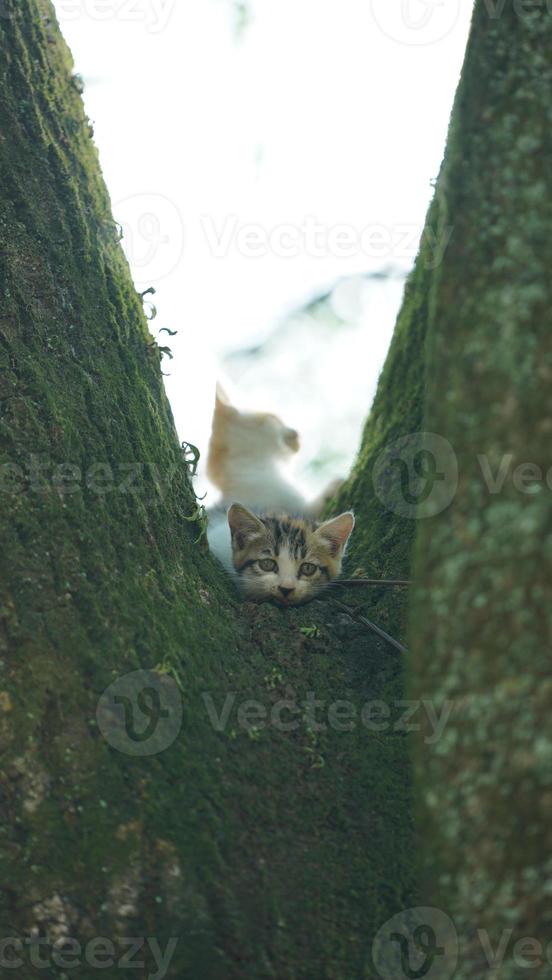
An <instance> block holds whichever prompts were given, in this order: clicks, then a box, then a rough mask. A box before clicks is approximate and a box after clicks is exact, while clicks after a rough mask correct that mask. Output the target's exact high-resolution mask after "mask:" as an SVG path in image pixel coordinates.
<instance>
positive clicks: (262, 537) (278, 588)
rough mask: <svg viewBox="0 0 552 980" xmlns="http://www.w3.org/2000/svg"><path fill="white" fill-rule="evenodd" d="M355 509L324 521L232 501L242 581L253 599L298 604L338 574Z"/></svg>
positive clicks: (232, 525) (236, 559) (234, 545)
mask: <svg viewBox="0 0 552 980" xmlns="http://www.w3.org/2000/svg"><path fill="white" fill-rule="evenodd" d="M354 523H355V519H354V516H353V514H351V513H346V514H340V516H339V517H334V518H333V519H332V520H330V521H326V522H325V523H323V524H320V525H319V524H316V523H314V522H313V521H309V520H305V519H303V518H300V517H287V516H285V515H284V516H278V517H270V516H268V517H265V516H263V517H257V516H256V515H255V514H252V513H251V511H249V510H247V509H246V508H245V507H242V506H241V504H232V506H231V507H230V510H229V511H228V524H229V526H230V532H231V535H232V556H233V561H234V567H235V569H236V572H237V575H238V579H239V583H240V586H241V587H242V588H243V591H244V592H245V594H246V596H247V598H248V599H253V600H255V601H257V602H264V601H267V600H271V601H273V602H276V603H278V605H280V606H298V605H301V603H303V602H308V601H309V600H310V599H314V598H315V597H316V596H317V595H318V593H319V592H320V591H321V590H322V589H323V588H324V586H326V585H327V584H328V582H331V581H333V579H335V578H337V576H338V575H339V573H340V571H341V562H342V559H343V554H344V551H345V547H346V544H347V541H348V540H349V537H350V535H351V532H352V530H353V527H354Z"/></svg>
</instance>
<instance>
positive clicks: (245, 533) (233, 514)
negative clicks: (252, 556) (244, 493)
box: [228, 504, 266, 551]
mask: <svg viewBox="0 0 552 980" xmlns="http://www.w3.org/2000/svg"><path fill="white" fill-rule="evenodd" d="M228 526H229V527H230V532H231V534H232V544H233V545H234V544H235V545H236V547H237V548H239V549H240V551H241V550H242V548H244V547H245V545H246V544H247V543H248V542H249V541H252V540H253V539H254V538H261V537H262V536H263V535H264V534H266V528H265V526H264V524H263V522H262V521H261V520H259V518H258V517H256V516H255V514H252V513H251V511H250V510H247V507H242V505H241V504H232V506H231V507H230V509H229V511H228Z"/></svg>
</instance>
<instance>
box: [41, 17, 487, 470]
mask: <svg viewBox="0 0 552 980" xmlns="http://www.w3.org/2000/svg"><path fill="white" fill-rule="evenodd" d="M55 6H56V10H57V14H58V17H59V20H60V23H61V26H62V30H63V32H64V34H65V37H66V39H67V40H68V42H69V44H70V47H71V49H72V51H73V55H74V58H75V62H76V66H75V67H76V71H77V72H79V73H80V74H81V75H82V76H83V79H84V81H85V102H86V107H87V111H88V114H89V116H90V118H91V120H92V121H93V124H94V129H95V139H96V142H97V144H98V146H99V150H100V156H101V162H102V167H103V171H104V175H105V178H106V180H107V184H108V187H109V190H110V193H111V197H112V202H113V211H114V216H115V218H116V219H117V220H118V221H119V222H120V223H121V224H122V225H123V228H124V232H125V237H124V243H123V244H124V247H125V249H126V251H127V255H128V257H129V261H130V264H131V268H132V272H133V275H134V279H135V282H136V285H137V288H138V289H139V290H140V291H143V290H144V289H146V288H147V287H148V286H153V287H154V288H155V289H156V296H155V304H156V306H157V309H158V316H157V318H156V319H155V321H153V322H152V324H151V327H152V332H153V333H156V332H157V331H158V330H159V329H161V328H162V327H168V328H170V329H171V330H178V335H177V336H176V337H174V338H169V337H168V335H167V334H166V333H163V334H161V335H160V338H159V342H160V343H163V344H166V343H167V344H169V345H170V346H171V348H172V350H173V353H174V360H173V361H168V360H167V359H164V361H163V369H164V370H165V371H167V372H170V377H168V378H167V379H166V385H167V391H168V394H169V397H170V400H171V404H172V407H173V411H174V415H175V419H176V423H177V428H178V431H179V435H180V437H181V438H182V439H183V440H186V441H189V442H192V443H195V444H196V445H198V446H199V447H200V448H201V449H202V450H203V451H205V449H206V443H207V439H208V434H209V428H210V418H211V412H212V404H213V391H214V381H215V377H216V375H217V373H220V371H221V365H223V368H222V373H223V374H225V373H226V374H227V375H228V374H229V375H230V377H234V379H235V380H236V379H238V380H240V386H239V388H240V394H241V397H242V401H243V402H244V404H247V403H248V404H249V405H250V407H256V408H259V409H265V408H270V409H272V410H276V411H278V412H279V413H280V414H281V415H283V416H284V417H285V419H286V421H287V422H288V423H289V424H290V425H294V426H296V427H298V428H299V429H300V430H301V431H302V432H303V433H304V435H305V439H304V450H303V454H302V457H301V459H300V460H299V475H300V476H301V477H302V479H303V481H304V482H305V483H306V484H307V485H308V486H309V487H311V488H313V489H314V488H315V486H316V485H317V483H319V482H320V480H321V478H322V476H324V478H326V477H327V476H331V475H332V474H334V473H336V472H342V473H344V472H346V469H347V467H348V465H349V464H350V462H351V460H352V457H353V455H354V452H355V449H356V447H357V444H358V438H359V433H360V428H361V423H362V421H363V419H364V418H365V416H366V415H367V413H368V410H369V407H370V403H371V400H372V397H373V394H374V390H375V385H376V382H377V377H378V374H379V371H380V370H381V367H382V364H383V360H384V357H385V353H386V350H387V347H388V344H389V340H390V336H391V332H392V328H393V324H394V319H395V316H396V313H397V310H398V306H399V304H400V299H401V292H402V286H403V281H404V274H405V273H406V272H407V271H408V269H409V268H410V267H411V266H412V263H413V260H414V257H415V252H416V243H417V240H418V239H419V236H420V233H421V231H422V228H423V223H424V218H425V213H426V209H427V205H428V202H429V199H430V196H431V193H432V189H431V180H432V179H433V178H435V176H436V175H437V173H438V170H439V166H440V163H441V158H442V154H443V148H444V143H445V137H446V129H447V124H448V119H449V115H450V110H451V107H452V101H453V97H454V90H455V87H456V84H457V81H458V77H459V72H460V68H461V63H462V58H463V53H464V49H465V44H466V39H467V34H468V29H469V20H470V16H471V10H472V0H447V3H446V4H444V3H443V2H442V0H277V2H268V0H252V2H251V4H250V22H249V24H248V25H247V26H246V27H245V28H244V29H243V30H242V31H240V32H238V31H237V27H238V22H239V20H240V10H241V6H240V5H237V4H233V3H232V2H231V0H133V2H129V0H56V3H55ZM283 225H285V226H289V228H286V229H283V228H282V227H281V226H283ZM247 226H251V227H247ZM306 226H310V229H311V231H310V233H309V232H308V228H307V230H305V227H306ZM315 226H316V227H318V229H319V230H318V232H317V237H316V239H315V240H314V245H313V241H312V228H313V227H315ZM337 226H345V234H346V236H348V238H347V240H348V241H349V245H350V247H349V249H348V250H347V248H346V247H344V246H343V241H344V240H343V239H339V236H338V232H339V230H340V229H339V228H338V227H337ZM320 229H321V230H320ZM341 230H343V229H341ZM363 232H364V233H365V239H364V240H363V241H364V245H365V244H366V241H367V239H366V235H369V233H370V232H373V233H374V235H375V236H376V237H375V238H373V237H369V239H368V241H369V243H370V244H369V248H368V249H366V248H365V247H364V246H363V245H361V244H360V236H361V234H362V233H363ZM309 234H310V237H309ZM332 236H333V237H332ZM336 236H337V237H336ZM351 236H352V238H351ZM355 236H356V242H357V244H356V247H355V245H354V239H355ZM267 242H268V244H267ZM351 242H353V244H351ZM378 242H379V245H378ZM255 243H257V244H256V245H255ZM255 247H256V248H257V249H258V252H257V253H255V254H252V253H253V252H254V250H255ZM281 253H283V254H281ZM288 253H291V254H288ZM368 253H371V254H368ZM382 270H390V272H391V277H390V278H387V279H382V280H378V279H374V280H371V279H366V278H365V277H366V275H367V274H368V275H370V274H374V273H376V274H378V273H381V272H382ZM348 277H352V278H350V279H349V278H348ZM336 286H337V288H336ZM326 292H327V293H330V294H331V298H330V301H329V309H330V313H331V316H333V315H336V316H337V317H338V318H340V320H341V321H342V322H341V327H340V328H336V329H333V327H332V323H331V322H329V321H328V317H327V316H326V318H325V319H324V318H322V322H321V321H320V318H317V317H314V318H313V317H310V318H309V315H307V314H302V313H300V310H301V308H302V307H304V306H305V304H307V303H308V302H309V301H310V300H312V299H314V298H316V297H318V296H319V295H320V294H323V293H326ZM331 316H330V321H331ZM278 327H279V330H278V329H277V328H278ZM275 331H276V332H275ZM267 338H272V339H269V343H268V347H267V348H266V356H264V357H260V358H257V360H256V359H255V358H253V359H252V360H248V359H247V357H245V356H244V355H239V356H238V355H235V352H236V351H239V350H240V349H243V348H255V347H256V346H258V345H259V344H262V342H263V341H265V340H266V339H267ZM233 353H234V356H233V357H230V359H229V360H225V358H226V357H227V355H229V354H230V355H232V354H233ZM223 362H224V364H223ZM336 447H337V448H336ZM326 450H327V451H326Z"/></svg>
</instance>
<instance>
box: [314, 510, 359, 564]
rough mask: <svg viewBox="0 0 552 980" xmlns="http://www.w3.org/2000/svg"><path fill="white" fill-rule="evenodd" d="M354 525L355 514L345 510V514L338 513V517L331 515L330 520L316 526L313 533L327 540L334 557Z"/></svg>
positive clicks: (343, 544)
mask: <svg viewBox="0 0 552 980" xmlns="http://www.w3.org/2000/svg"><path fill="white" fill-rule="evenodd" d="M354 526H355V515H354V514H353V513H352V511H347V512H346V513H345V514H340V515H339V517H332V519H331V521H325V522H324V524H321V525H320V527H319V528H317V530H316V531H315V534H317V535H318V537H319V538H324V540H325V541H328V542H329V544H330V548H331V553H332V555H333V556H334V557H335V556H336V555H338V554H339V553H340V552H341V551H343V550H344V548H345V545H346V544H347V541H348V540H349V538H350V537H351V534H352V531H353V528H354Z"/></svg>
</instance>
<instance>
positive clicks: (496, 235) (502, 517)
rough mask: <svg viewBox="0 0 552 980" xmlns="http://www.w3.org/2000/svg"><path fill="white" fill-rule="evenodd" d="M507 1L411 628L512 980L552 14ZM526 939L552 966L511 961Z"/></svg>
mask: <svg viewBox="0 0 552 980" xmlns="http://www.w3.org/2000/svg"><path fill="white" fill-rule="evenodd" d="M492 6H493V5H491V4H489V3H484V2H480V3H478V4H477V5H476V12H475V19H474V24H473V29H472V37H471V43H470V45H469V49H468V54H467V60H466V64H465V67H464V72H463V78H462V82H461V85H460V88H459V91H458V95H457V100H456V105H455V109H454V115H453V122H452V128H451V133H450V137H449V145H448V150H447V155H446V160H445V165H444V168H443V172H442V175H441V180H440V185H439V188H440V191H439V195H438V196H439V201H440V209H441V214H442V218H441V222H442V224H443V225H447V226H449V227H450V228H453V235H452V238H451V241H450V245H449V247H448V248H447V249H446V251H445V253H444V260H443V262H442V264H441V266H440V268H439V269H438V270H437V271H436V274H435V275H434V277H433V281H432V283H431V294H430V310H431V315H430V322H429V328H428V344H427V379H428V381H427V406H426V412H425V422H424V427H425V429H426V430H428V431H430V432H433V433H439V434H440V435H441V436H442V437H444V438H445V439H446V440H447V441H448V443H449V444H450V447H451V449H447V447H446V446H445V447H444V449H443V446H442V445H441V446H438V447H437V449H436V452H435V457H436V464H437V465H436V469H437V470H441V471H442V472H443V475H445V477H446V479H445V481H444V483H443V484H442V489H443V494H444V496H443V501H442V502H443V503H445V502H446V498H447V497H448V498H449V499H450V498H452V502H451V504H450V507H448V508H447V509H446V510H444V511H442V512H441V513H440V514H438V515H436V516H434V517H433V518H431V519H428V520H425V521H421V522H420V528H419V539H418V544H417V563H416V572H415V578H416V582H417V586H418V588H417V593H416V598H415V608H414V613H413V620H412V629H411V634H412V641H413V648H414V649H413V687H414V690H415V692H416V693H417V694H418V693H420V692H424V694H425V695H429V696H430V697H432V698H433V699H434V700H435V702H436V704H437V705H439V706H443V705H444V704H445V702H447V701H448V702H450V703H451V704H452V705H453V706H454V711H453V715H452V719H451V721H450V723H449V724H448V726H447V728H446V731H445V734H444V735H443V738H442V739H441V740H440V741H439V742H438V743H435V744H433V745H431V746H428V745H425V744H424V745H421V746H420V750H419V753H418V760H419V768H420V779H421V789H422V791H423V798H424V803H425V820H427V826H428V830H427V841H428V844H429V848H428V850H429V851H430V853H431V863H432V864H433V867H434V869H435V870H436V872H437V873H436V874H435V879H434V880H435V882H436V883H438V884H440V886H441V888H440V891H441V898H442V901H444V902H446V903H447V904H448V905H449V907H450V909H451V910H452V912H453V916H454V919H455V924H456V929H457V931H458V934H459V940H460V943H461V948H462V957H461V961H460V969H459V972H458V974H457V976H458V977H462V978H467V977H478V978H479V977H481V976H482V974H483V972H484V971H485V970H487V969H488V968H489V965H488V962H487V960H486V958H485V954H484V950H483V949H482V939H481V936H477V935H476V931H477V930H487V931H488V936H489V939H490V943H491V945H492V948H493V949H495V950H496V948H497V947H498V945H499V943H500V941H501V938H502V937H503V936H504V935H506V936H507V934H506V933H504V932H503V931H504V930H508V929H511V930H512V938H511V941H510V942H509V943H508V944H507V947H506V953H505V959H504V963H503V964H502V966H501V969H500V974H499V975H500V977H501V980H502V978H504V980H509V978H511V977H520V976H526V975H527V971H528V969H529V966H531V967H532V970H533V974H532V975H534V976H537V975H538V976H550V970H551V969H552V967H551V965H550V964H551V963H552V947H550V948H549V950H548V959H547V957H546V953H545V950H546V945H547V944H548V943H550V939H551V938H552V936H551V932H550V925H551V913H550V871H551V864H550V860H551V849H552V766H551V760H552V738H551V729H550V717H551V707H552V685H551V681H550V679H549V678H550V636H551V627H552V593H551V582H552V507H551V498H550V492H551V489H552V483H551V475H552V474H551V471H550V466H551V456H550V445H551V434H552V383H551V382H552V315H551V310H552V279H551V275H550V266H551V260H552V249H551V245H550V228H551V225H552V194H551V189H550V174H551V173H552V130H551V126H550V106H551V104H552V72H551V70H550V52H551V50H552V8H551V5H550V4H521V3H517V2H515V0H508V2H506V3H505V4H503V5H502V8H500V7H499V5H495V6H496V7H497V8H498V9H496V10H495V11H494V14H493V13H492ZM456 466H457V469H458V475H456ZM518 467H521V469H518ZM547 474H548V482H546V476H547ZM456 479H458V485H457V488H456ZM455 491H456V492H455ZM424 822H425V821H424ZM435 897H436V894H435V893H434V895H433V898H434V899H435ZM527 936H528V937H532V938H533V939H535V940H537V942H538V943H541V944H542V945H543V949H542V950H541V953H540V954H539V953H538V952H537V953H536V954H535V952H530V951H528V949H527V948H526V949H525V951H523V950H522V949H518V950H517V951H516V950H515V948H514V947H515V942H516V940H517V939H519V938H521V937H527ZM524 956H525V957H526V959H525V962H524V959H523V957H524ZM539 964H540V965H539ZM537 967H538V969H537Z"/></svg>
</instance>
